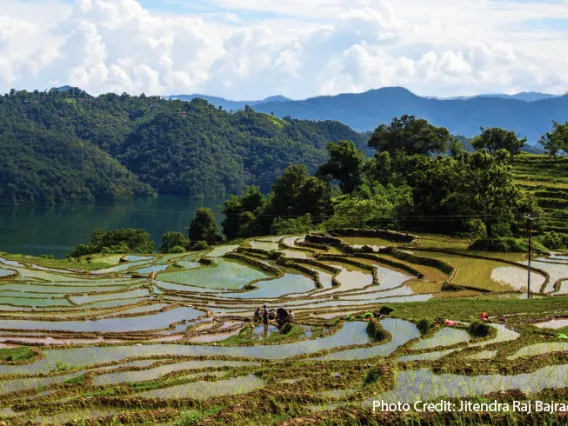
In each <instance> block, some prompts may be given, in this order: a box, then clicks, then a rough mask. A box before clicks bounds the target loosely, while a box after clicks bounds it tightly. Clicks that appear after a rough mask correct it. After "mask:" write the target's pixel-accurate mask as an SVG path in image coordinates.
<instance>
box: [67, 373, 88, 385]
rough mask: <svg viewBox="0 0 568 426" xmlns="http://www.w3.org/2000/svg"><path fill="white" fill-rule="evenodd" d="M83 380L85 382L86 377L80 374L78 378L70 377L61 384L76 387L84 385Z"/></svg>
mask: <svg viewBox="0 0 568 426" xmlns="http://www.w3.org/2000/svg"><path fill="white" fill-rule="evenodd" d="M85 380H87V377H86V376H85V375H84V374H81V375H80V376H77V377H72V378H71V379H67V380H65V381H64V382H63V383H68V384H73V385H78V384H82V383H85Z"/></svg>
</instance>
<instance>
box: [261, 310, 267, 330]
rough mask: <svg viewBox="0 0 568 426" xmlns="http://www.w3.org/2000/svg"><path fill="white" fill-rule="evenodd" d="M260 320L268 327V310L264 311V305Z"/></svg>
mask: <svg viewBox="0 0 568 426" xmlns="http://www.w3.org/2000/svg"><path fill="white" fill-rule="evenodd" d="M262 319H263V320H264V325H265V326H266V327H268V309H266V305H264V310H263V311H262Z"/></svg>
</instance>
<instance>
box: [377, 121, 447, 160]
mask: <svg viewBox="0 0 568 426" xmlns="http://www.w3.org/2000/svg"><path fill="white" fill-rule="evenodd" d="M449 141H450V132H448V130H447V129H445V128H443V127H435V126H433V125H432V124H430V123H428V121H426V120H424V119H416V118H415V117H414V116H413V115H403V116H402V117H401V118H400V119H399V118H396V117H395V118H394V119H393V120H392V122H391V124H390V125H386V124H381V125H380V126H379V127H377V128H376V129H375V131H374V132H373V135H372V136H371V139H370V140H369V146H370V147H374V148H376V149H377V151H378V152H385V151H387V152H390V153H391V154H393V153H396V152H397V151H404V152H406V153H407V154H409V155H415V154H421V155H429V154H431V153H436V152H445V151H446V146H447V145H448V143H449Z"/></svg>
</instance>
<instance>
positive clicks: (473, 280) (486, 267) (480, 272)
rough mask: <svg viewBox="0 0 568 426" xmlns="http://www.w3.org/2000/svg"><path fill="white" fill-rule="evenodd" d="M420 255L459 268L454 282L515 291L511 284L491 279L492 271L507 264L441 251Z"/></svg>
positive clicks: (480, 287) (496, 289) (476, 286)
mask: <svg viewBox="0 0 568 426" xmlns="http://www.w3.org/2000/svg"><path fill="white" fill-rule="evenodd" d="M418 256H422V257H430V258H433V259H439V260H443V261H445V262H447V263H449V264H450V265H451V266H453V267H454V268H456V269H457V273H456V276H455V278H454V279H453V280H452V284H456V285H463V286H468V287H475V288H478V289H481V290H489V291H495V292H503V291H513V288H512V287H511V286H509V285H506V284H502V283H499V282H497V281H494V280H493V279H491V273H492V272H493V270H494V269H495V268H499V267H502V266H507V265H504V264H502V263H499V262H496V261H495V262H493V261H491V260H484V259H475V258H469V257H461V256H457V255H453V254H446V253H441V252H420V253H418Z"/></svg>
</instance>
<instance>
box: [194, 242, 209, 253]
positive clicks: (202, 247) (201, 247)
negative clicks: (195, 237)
mask: <svg viewBox="0 0 568 426" xmlns="http://www.w3.org/2000/svg"><path fill="white" fill-rule="evenodd" d="M208 248H209V244H207V241H196V242H195V243H193V244H192V245H191V249H192V250H196V251H201V250H207V249H208Z"/></svg>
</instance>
